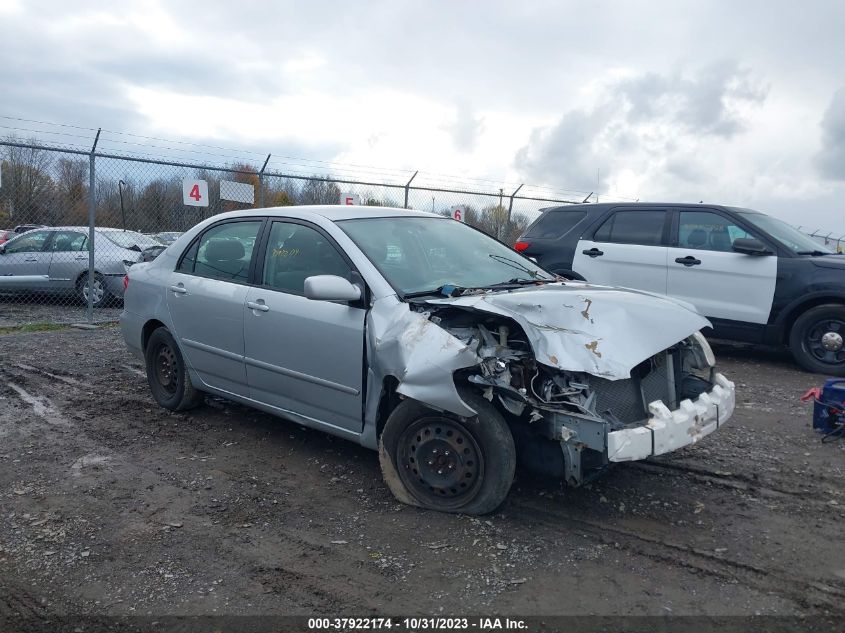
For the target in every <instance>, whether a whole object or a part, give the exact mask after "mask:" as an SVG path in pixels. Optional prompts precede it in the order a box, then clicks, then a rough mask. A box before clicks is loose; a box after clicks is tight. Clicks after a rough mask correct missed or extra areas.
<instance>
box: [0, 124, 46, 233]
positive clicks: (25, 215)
mask: <svg viewBox="0 0 845 633" xmlns="http://www.w3.org/2000/svg"><path fill="white" fill-rule="evenodd" d="M5 140H6V141H8V142H10V143H17V142H20V141H21V139H19V138H17V137H16V136H14V135H10V136H8V137H6V139H5ZM26 142H27V143H29V144H31V145H33V146H35V145H37V143H38V141H37V140H36V139H34V138H33V139H29V140H28V141H26ZM2 158H3V160H2V167H0V169H2V170H3V177H2V188H0V199H2V200H3V202H4V203H5V206H6V208H7V209H8V211H9V216H10V220H11V221H12V222H14V223H17V224H23V223H47V222H49V221H50V219H51V215H52V214H53V211H52V209H51V208H52V206H53V201H52V196H53V181H52V179H51V178H50V167H51V165H52V162H53V156H52V154H51V153H50V152H48V151H47V150H44V149H41V148H39V147H13V146H11V145H4V146H3V152H2Z"/></svg>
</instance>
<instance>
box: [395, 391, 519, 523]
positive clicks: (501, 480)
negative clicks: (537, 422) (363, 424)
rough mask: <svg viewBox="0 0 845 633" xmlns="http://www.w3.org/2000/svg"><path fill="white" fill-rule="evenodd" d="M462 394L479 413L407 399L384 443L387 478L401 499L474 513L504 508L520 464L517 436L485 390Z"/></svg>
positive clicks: (402, 404)
mask: <svg viewBox="0 0 845 633" xmlns="http://www.w3.org/2000/svg"><path fill="white" fill-rule="evenodd" d="M461 397H462V398H463V399H464V400H465V401H466V403H467V404H468V405H470V406H471V407H472V408H473V409H475V410H476V411H477V412H478V415H476V416H475V417H473V418H461V417H459V416H457V415H454V414H452V413H447V412H439V411H434V410H433V409H430V408H429V407H427V406H425V405H424V404H422V403H420V402H417V401H416V400H403V401H402V402H401V403H400V404H399V406H397V407H396V408H395V409H394V410H393V412H392V413H391V414H390V417H388V419H387V422H386V423H385V425H384V431H383V432H382V435H381V439H380V442H379V461H380V463H381V471H382V475H383V476H384V480H385V482H386V483H387V485H388V487H389V488H390V491H391V492H392V493H393V495H394V496H395V497H396V498H397V499H398V500H399V501H401V502H403V503H407V504H409V505H415V506H419V507H421V508H427V509H429V510H438V511H441V512H455V513H463V514H471V515H481V514H487V513H489V512H492V511H493V510H495V509H496V508H498V507H499V506H500V505H501V504H502V502H503V501H504V500H505V497H507V495H508V491H509V490H510V487H511V484H512V483H513V475H514V469H515V467H516V449H515V448H514V442H513V436H512V435H511V432H510V429H509V428H508V425H507V423H506V422H505V420H504V418H503V417H502V415H501V414H500V413H499V412H498V411H497V410H496V409H495V407H493V405H492V404H490V403H489V402H488V401H487V400H485V399H484V398H482V397H481V396H480V395H476V394H475V393H473V392H470V391H465V392H463V393H462V394H461Z"/></svg>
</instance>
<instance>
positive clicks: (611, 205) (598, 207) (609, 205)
mask: <svg viewBox="0 0 845 633" xmlns="http://www.w3.org/2000/svg"><path fill="white" fill-rule="evenodd" d="M619 207H625V208H630V209H637V208H644V209H653V208H654V207H674V208H693V209H701V208H706V209H728V210H733V211H737V210H740V209H739V208H738V207H730V206H727V205H724V204H710V203H708V202H600V203H595V202H588V203H581V204H567V205H561V206H557V207H546V208H545V209H541V210H542V211H560V210H563V211H568V210H574V209H578V210H580V211H583V210H592V211H606V210H607V209H616V208H619ZM741 210H742V211H743V212H751V213H759V212H758V211H754V210H753V209H741Z"/></svg>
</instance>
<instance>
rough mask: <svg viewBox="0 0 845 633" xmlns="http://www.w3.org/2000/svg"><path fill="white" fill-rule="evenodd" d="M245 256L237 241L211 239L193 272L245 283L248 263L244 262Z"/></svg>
mask: <svg viewBox="0 0 845 633" xmlns="http://www.w3.org/2000/svg"><path fill="white" fill-rule="evenodd" d="M245 254H246V251H244V245H243V244H242V243H241V241H240V240H238V239H235V238H216V239H211V240H209V242H208V246H206V247H205V257H204V258H202V259H198V260H197V265H196V271H195V272H196V273H197V274H199V275H202V276H204V277H213V278H216V279H233V280H239V281H246V278H247V272H248V268H249V262H246V261H244V255H245ZM203 259H204V260H205V261H203Z"/></svg>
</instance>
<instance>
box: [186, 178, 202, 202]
mask: <svg viewBox="0 0 845 633" xmlns="http://www.w3.org/2000/svg"><path fill="white" fill-rule="evenodd" d="M182 202H184V203H185V204H186V205H188V206H189V207H207V206H208V182H207V181H205V180H195V179H193V178H185V179H184V180H183V181H182Z"/></svg>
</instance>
